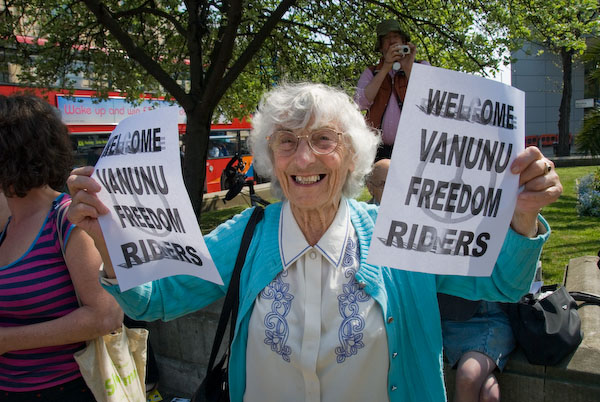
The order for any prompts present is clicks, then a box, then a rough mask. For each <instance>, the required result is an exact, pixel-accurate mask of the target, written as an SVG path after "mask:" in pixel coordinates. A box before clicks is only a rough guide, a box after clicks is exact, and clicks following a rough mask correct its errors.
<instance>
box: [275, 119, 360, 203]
mask: <svg viewBox="0 0 600 402" xmlns="http://www.w3.org/2000/svg"><path fill="white" fill-rule="evenodd" d="M326 127H329V128H332V129H334V130H336V127H335V126H334V125H327V126H326ZM310 131H313V130H312V129H311V130H310ZM295 134H297V135H306V134H310V133H309V130H302V132H300V131H295ZM352 159H353V158H352V151H351V149H349V146H348V145H347V144H346V140H345V138H344V135H343V134H342V135H340V136H339V143H338V146H337V147H336V148H335V150H333V152H331V153H329V154H326V155H321V154H316V153H314V152H313V151H312V150H311V148H310V146H309V144H308V140H307V137H303V138H301V139H300V142H299V143H298V146H297V148H296V151H295V152H294V153H292V154H290V155H286V156H282V155H281V154H279V153H277V152H276V151H275V150H273V160H274V168H275V174H276V175H277V178H278V179H279V183H281V188H282V190H283V193H284V195H285V197H286V198H287V199H288V200H289V201H290V204H291V206H292V207H293V208H295V209H296V208H297V209H298V210H301V211H308V210H312V209H318V210H320V211H321V212H325V211H326V210H327V209H328V208H333V209H334V210H337V208H338V206H339V202H340V199H341V197H342V188H343V187H344V183H345V182H346V178H347V176H348V174H349V173H350V172H351V171H352V170H353V169H354V163H353V161H352Z"/></svg>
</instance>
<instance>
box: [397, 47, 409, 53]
mask: <svg viewBox="0 0 600 402" xmlns="http://www.w3.org/2000/svg"><path fill="white" fill-rule="evenodd" d="M398 53H400V54H404V55H406V54H409V53H410V47H409V46H408V45H400V46H398Z"/></svg>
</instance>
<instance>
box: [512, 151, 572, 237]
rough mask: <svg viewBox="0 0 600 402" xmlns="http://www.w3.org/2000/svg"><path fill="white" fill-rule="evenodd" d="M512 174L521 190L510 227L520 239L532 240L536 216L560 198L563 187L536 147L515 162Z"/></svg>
mask: <svg viewBox="0 0 600 402" xmlns="http://www.w3.org/2000/svg"><path fill="white" fill-rule="evenodd" d="M511 171H512V172H513V173H514V174H518V175H519V186H523V191H522V192H521V193H520V194H519V195H518V197H517V206H516V207H515V212H514V214H513V217H512V221H511V223H510V224H511V227H512V228H513V230H514V231H516V232H517V233H520V234H522V235H523V236H527V237H534V236H536V234H537V215H538V213H539V212H540V210H541V209H542V208H543V207H545V206H546V205H549V204H551V203H553V202H554V201H556V200H557V199H558V197H560V195H561V193H562V191H563V187H562V184H561V183H560V179H559V177H558V174H557V173H556V170H555V169H554V163H553V162H552V161H551V160H550V159H548V158H546V157H544V155H543V154H542V152H541V151H540V150H539V149H538V148H536V147H527V148H525V150H524V151H523V152H521V153H520V154H519V155H518V156H517V158H516V159H515V160H514V162H513V164H512V165H511Z"/></svg>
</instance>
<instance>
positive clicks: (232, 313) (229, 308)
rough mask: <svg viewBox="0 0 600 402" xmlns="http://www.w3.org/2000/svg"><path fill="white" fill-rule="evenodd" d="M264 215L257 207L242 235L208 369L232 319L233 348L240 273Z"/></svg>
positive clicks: (230, 339) (212, 363)
mask: <svg viewBox="0 0 600 402" xmlns="http://www.w3.org/2000/svg"><path fill="white" fill-rule="evenodd" d="M263 215H264V209H263V208H262V207H258V206H257V207H255V208H254V211H252V215H251V216H250V220H249V221H248V224H247V225H246V229H245V230H244V234H243V236H242V243H241V244H240V251H239V252H238V255H237V259H236V260H235V267H234V269H233V273H232V275H231V280H230V281H229V288H228V289H227V295H226V296H225V301H224V302H223V309H222V310H221V316H220V317H219V325H218V326H217V332H216V333H215V340H214V341H213V346H212V351H211V352H210V359H209V361H208V371H210V370H211V369H212V368H213V366H214V364H215V360H216V359H217V354H218V353H219V348H220V346H221V343H222V342H223V336H224V335H225V329H226V328H227V323H228V322H229V321H231V329H230V330H229V346H228V348H227V350H229V349H230V348H231V342H233V335H234V330H235V328H234V327H235V323H236V321H237V314H238V307H239V297H240V292H239V288H240V275H241V273H242V267H243V266H244V262H245V261H246V253H247V252H248V246H250V241H251V240H252V235H253V233H254V227H255V226H256V224H257V223H258V222H259V221H260V220H261V219H262V217H263Z"/></svg>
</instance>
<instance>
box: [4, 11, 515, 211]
mask: <svg viewBox="0 0 600 402" xmlns="http://www.w3.org/2000/svg"><path fill="white" fill-rule="evenodd" d="M483 3H485V4H481V2H472V1H468V0H461V1H448V0H416V1H413V2H404V1H401V0H391V1H374V0H366V1H363V0H361V1H358V0H323V1H320V2H314V1H301V0H281V1H274V0H244V1H242V0H230V1H225V0H184V1H177V0H160V1H159V0H106V1H101V0H43V1H42V0H5V1H4V2H3V5H4V7H2V5H0V37H1V38H3V40H4V42H5V46H6V45H8V46H12V47H14V48H15V49H16V58H17V60H15V61H16V62H18V64H21V65H23V66H24V67H25V68H24V69H23V71H22V74H21V78H22V79H24V80H26V82H31V83H35V84H37V85H39V86H44V87H46V86H56V85H58V86H61V87H65V88H69V87H72V85H73V82H70V81H69V79H68V74H69V73H80V74H83V75H84V76H85V77H89V78H91V79H94V80H95V84H94V85H95V86H96V88H95V89H97V91H98V92H99V95H100V96H104V97H106V96H107V94H108V91H114V90H120V91H123V92H125V93H126V94H127V96H128V98H129V99H130V100H136V99H139V96H140V94H141V93H144V92H145V93H148V92H149V93H152V94H154V95H155V96H165V97H167V98H168V99H172V100H174V101H176V102H177V103H178V104H179V105H181V106H182V107H183V108H184V110H185V112H186V114H187V133H186V135H185V159H184V178H185V182H186V186H187V189H188V192H189V193H190V197H191V199H192V202H193V204H194V206H195V209H196V211H197V212H199V210H200V208H199V207H200V205H201V199H202V192H203V191H202V190H203V183H204V173H205V172H204V166H205V164H206V155H207V149H208V135H209V128H210V123H211V121H212V120H213V118H214V117H215V116H218V117H221V116H223V117H225V118H232V117H241V116H245V115H248V114H250V113H252V111H253V110H254V109H255V107H256V105H257V103H258V100H259V98H260V96H261V95H262V93H264V91H265V90H267V89H268V88H269V87H271V86H272V85H274V84H275V83H277V82H280V81H282V80H288V81H296V80H312V81H320V82H325V83H328V84H333V85H338V86H341V87H344V88H346V89H347V90H348V91H352V89H353V87H354V86H355V84H356V81H357V79H358V76H359V74H360V73H361V71H362V70H363V69H364V68H365V66H367V65H370V64H375V63H376V62H377V60H378V57H379V56H378V53H377V52H376V51H375V49H374V44H375V26H376V24H377V22H379V21H380V20H382V19H383V18H396V19H398V20H399V21H401V23H402V24H403V25H404V26H405V28H406V30H407V32H409V33H410V35H411V37H412V41H413V42H414V43H416V45H417V46H418V48H419V54H418V58H421V59H427V60H429V61H430V62H431V63H432V64H433V65H437V66H441V67H446V68H452V69H457V70H462V71H469V72H483V71H484V70H486V69H490V68H492V69H493V68H495V67H496V66H497V62H498V57H499V56H498V55H499V54H501V53H502V50H503V49H505V48H506V41H505V38H504V36H503V35H504V31H503V29H502V26H501V24H498V23H495V22H493V21H494V20H497V19H499V18H496V17H495V16H494V13H496V10H495V9H494V8H489V9H486V7H487V6H488V3H487V2H483ZM488 15H490V17H487V16H488ZM17 35H25V36H30V37H34V38H43V39H44V42H43V43H40V44H38V45H31V44H29V45H25V44H23V43H20V42H18V41H17V40H16V37H17Z"/></svg>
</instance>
